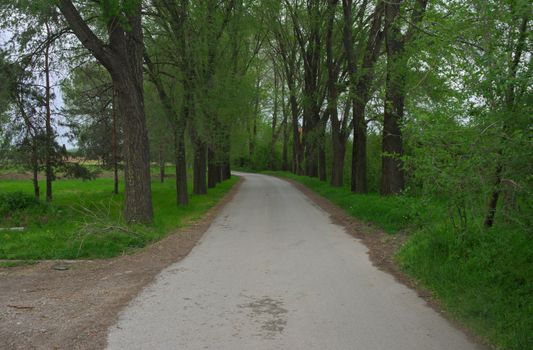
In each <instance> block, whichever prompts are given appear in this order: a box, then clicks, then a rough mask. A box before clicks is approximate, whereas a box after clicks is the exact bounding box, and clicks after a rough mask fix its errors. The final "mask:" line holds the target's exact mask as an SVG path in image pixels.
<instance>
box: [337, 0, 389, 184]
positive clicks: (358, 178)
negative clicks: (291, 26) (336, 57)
mask: <svg viewBox="0 0 533 350" xmlns="http://www.w3.org/2000/svg"><path fill="white" fill-rule="evenodd" d="M383 11H384V2H382V1H378V2H377V4H376V6H375V8H374V12H373V13H372V16H371V22H370V27H369V29H368V37H367V38H366V45H365V46H364V49H363V50H362V51H361V54H362V56H363V60H362V63H361V67H360V68H358V66H357V64H356V60H355V57H354V47H353V33H352V24H353V16H352V0H343V14H344V29H343V42H344V49H345V52H346V56H347V61H348V72H349V80H350V98H351V103H352V113H353V120H352V123H353V144H352V147H353V148H352V169H351V180H350V187H351V190H352V191H353V192H356V193H366V192H367V190H368V188H367V151H366V139H367V130H366V128H367V126H366V121H365V109H366V105H367V103H368V100H369V98H370V89H371V86H372V81H373V78H374V65H375V63H376V61H377V59H378V57H379V53H380V51H381V43H382V41H383V34H382V31H381V26H382V18H383ZM360 15H364V12H363V13H361V14H360ZM358 69H359V70H360V73H359V74H357V73H358Z"/></svg>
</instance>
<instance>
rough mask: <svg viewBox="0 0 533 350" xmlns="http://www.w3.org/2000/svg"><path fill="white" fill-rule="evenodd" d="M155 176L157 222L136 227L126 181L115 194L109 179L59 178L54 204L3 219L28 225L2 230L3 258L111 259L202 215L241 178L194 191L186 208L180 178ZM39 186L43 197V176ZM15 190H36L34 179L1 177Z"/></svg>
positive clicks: (1, 187)
mask: <svg viewBox="0 0 533 350" xmlns="http://www.w3.org/2000/svg"><path fill="white" fill-rule="evenodd" d="M156 178H157V177H155V176H154V177H153V179H154V181H153V182H152V193H153V206H154V214H155V219H154V222H153V224H151V225H131V226H128V225H126V224H125V223H124V220H123V215H122V208H123V204H122V203H123V199H124V196H123V187H122V186H123V184H122V183H121V188H120V194H118V195H114V194H113V193H112V189H113V180H112V179H110V178H98V179H96V180H91V181H82V180H57V181H54V183H53V195H54V198H53V202H52V203H51V204H46V203H44V202H43V201H42V200H41V202H40V203H38V204H33V205H31V206H29V207H28V208H25V209H21V210H15V211H12V212H9V213H7V214H4V215H3V216H2V217H1V218H0V227H2V228H6V227H19V226H20V227H25V229H24V230H23V231H5V230H2V231H0V259H22V260H37V259H78V258H108V257H113V256H116V255H119V254H123V253H128V252H131V251H133V250H135V249H137V248H140V247H143V246H145V245H147V244H149V243H150V242H154V241H157V240H159V239H161V238H163V237H164V236H166V235H168V234H169V233H172V232H173V231H175V230H176V229H177V228H179V227H183V226H185V225H187V224H190V223H191V222H194V221H195V220H198V219H200V218H201V217H202V215H203V214H204V213H205V212H206V211H207V210H208V209H209V208H211V207H212V206H214V205H215V204H216V203H217V202H218V201H219V200H220V199H221V198H222V197H223V196H224V194H226V193H227V192H228V191H229V190H230V189H231V188H232V186H233V185H234V184H235V183H236V182H237V181H238V178H237V177H235V176H233V177H232V178H231V179H230V180H227V181H225V182H223V183H220V184H218V185H217V187H216V188H214V189H209V191H208V192H209V193H208V194H207V195H203V196H196V195H190V203H189V205H188V206H185V207H183V206H177V205H176V198H175V197H176V191H175V179H174V178H168V179H166V181H165V182H164V183H160V182H159V181H155V179H156ZM189 183H190V182H189ZM40 186H41V195H42V197H44V192H45V184H44V181H43V182H41V184H40ZM16 191H21V192H24V193H27V194H32V191H33V188H32V183H31V181H29V180H2V181H0V194H2V193H7V192H16ZM189 192H190V193H191V192H192V188H191V189H190V191H189Z"/></svg>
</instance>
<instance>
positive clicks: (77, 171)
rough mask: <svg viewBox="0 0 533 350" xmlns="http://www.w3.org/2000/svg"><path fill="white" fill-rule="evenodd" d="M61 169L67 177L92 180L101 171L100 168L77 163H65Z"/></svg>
mask: <svg viewBox="0 0 533 350" xmlns="http://www.w3.org/2000/svg"><path fill="white" fill-rule="evenodd" d="M61 170H62V171H63V177H65V178H67V179H81V180H83V181H86V180H94V179H96V178H97V177H98V175H100V174H101V173H102V171H101V170H100V169H89V168H88V167H85V166H83V165H81V164H79V163H65V164H64V165H63V166H62V167H61Z"/></svg>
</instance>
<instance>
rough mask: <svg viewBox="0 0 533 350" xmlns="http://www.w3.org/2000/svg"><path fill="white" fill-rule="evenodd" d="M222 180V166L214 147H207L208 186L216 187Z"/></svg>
mask: <svg viewBox="0 0 533 350" xmlns="http://www.w3.org/2000/svg"><path fill="white" fill-rule="evenodd" d="M219 182H220V166H219V164H218V161H217V159H216V153H215V151H214V149H213V148H212V147H208V148H207V187H208V188H214V187H215V186H216V185H217V183H219Z"/></svg>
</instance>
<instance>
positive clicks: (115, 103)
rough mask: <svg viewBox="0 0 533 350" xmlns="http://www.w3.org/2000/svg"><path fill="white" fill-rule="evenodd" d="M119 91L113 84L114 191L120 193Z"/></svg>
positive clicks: (112, 144) (112, 142)
mask: <svg viewBox="0 0 533 350" xmlns="http://www.w3.org/2000/svg"><path fill="white" fill-rule="evenodd" d="M116 95H117V92H116V89H115V87H114V86H113V106H112V108H113V111H112V118H113V130H112V140H111V147H112V153H113V154H112V156H113V193H114V194H118V142H117V97H116Z"/></svg>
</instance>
